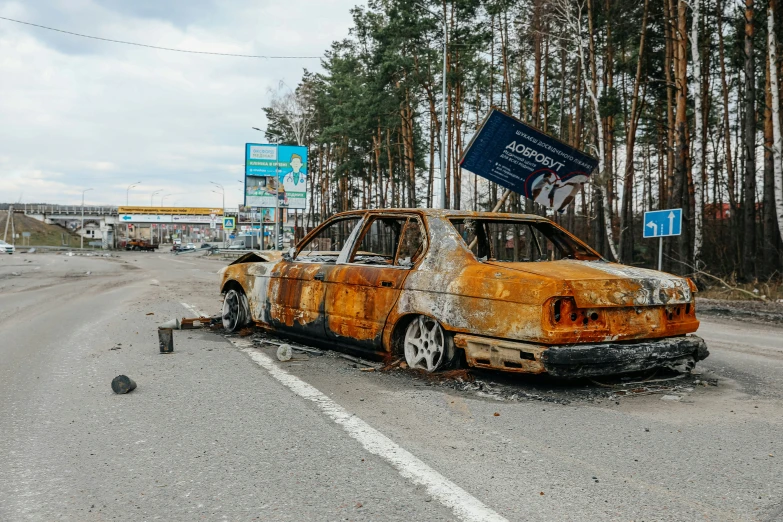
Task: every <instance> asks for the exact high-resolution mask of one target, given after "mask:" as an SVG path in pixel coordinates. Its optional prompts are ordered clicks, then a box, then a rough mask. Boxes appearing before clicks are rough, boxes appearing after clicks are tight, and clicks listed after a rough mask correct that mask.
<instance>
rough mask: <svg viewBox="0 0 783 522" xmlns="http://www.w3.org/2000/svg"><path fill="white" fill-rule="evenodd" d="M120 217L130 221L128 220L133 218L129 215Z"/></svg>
mask: <svg viewBox="0 0 783 522" xmlns="http://www.w3.org/2000/svg"><path fill="white" fill-rule="evenodd" d="M122 219H123V220H124V221H130V220H131V219H133V218H132V217H130V216H122Z"/></svg>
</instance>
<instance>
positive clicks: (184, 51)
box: [0, 16, 321, 60]
mask: <svg viewBox="0 0 783 522" xmlns="http://www.w3.org/2000/svg"><path fill="white" fill-rule="evenodd" d="M0 19H1V20H8V21H9V22H16V23H17V24H24V25H29V26H32V27H38V28H40V29H46V30H47V31H55V32H58V33H64V34H70V35H72V36H80V37H81V38H90V39H92V40H101V41H104V42H111V43H118V44H125V45H135V46H137V47H147V48H149V49H157V50H159V51H173V52H176V53H188V54H210V55H214V56H234V57H237V58H264V59H268V60H297V59H302V60H318V59H320V58H321V56H263V55H254V54H234V53H214V52H209V51H191V50H189V49H173V48H171V47H160V46H157V45H147V44H142V43H137V42H126V41H123V40H112V39H111V38H101V37H100V36H90V35H88V34H80V33H74V32H71V31H65V30H63V29H56V28H54V27H47V26H45V25H38V24H33V23H30V22H23V21H22V20H14V19H13V18H6V17H5V16H0Z"/></svg>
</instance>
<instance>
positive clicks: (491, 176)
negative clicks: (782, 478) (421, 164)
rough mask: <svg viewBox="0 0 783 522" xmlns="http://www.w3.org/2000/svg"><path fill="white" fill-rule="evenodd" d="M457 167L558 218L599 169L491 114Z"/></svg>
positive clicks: (595, 162) (553, 142)
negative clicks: (499, 186)
mask: <svg viewBox="0 0 783 522" xmlns="http://www.w3.org/2000/svg"><path fill="white" fill-rule="evenodd" d="M460 165H461V166H462V168H463V169H465V170H467V171H469V172H472V173H473V174H476V175H479V176H481V177H483V178H486V179H488V180H489V181H493V182H495V183H497V184H498V185H502V186H503V187H505V188H507V189H510V190H513V191H514V192H517V193H519V194H522V195H523V196H525V197H527V198H530V199H532V200H533V201H535V202H536V203H540V204H541V205H544V206H545V207H547V208H554V209H556V210H557V211H559V212H563V211H564V210H565V209H566V207H567V206H568V204H569V203H571V202H572V201H573V200H574V197H575V196H576V194H577V192H578V191H579V189H580V188H581V187H582V185H583V184H584V183H585V182H586V181H587V180H588V178H589V176H590V174H592V172H593V170H595V168H596V167H597V166H598V160H597V159H595V158H593V157H592V156H588V155H587V154H585V153H583V152H582V151H580V150H579V149H576V148H574V147H571V146H570V145H566V144H565V143H563V142H561V141H559V140H557V139H555V138H553V137H551V136H548V135H546V134H544V133H543V132H541V131H539V130H537V129H535V128H534V127H531V126H530V125H526V124H525V123H522V122H521V121H519V120H518V119H516V118H514V117H513V116H509V115H508V114H506V113H504V112H501V111H499V110H498V109H492V111H491V112H490V113H489V116H487V118H486V119H485V120H484V123H483V124H482V125H481V128H480V129H479V131H478V132H477V133H476V135H475V136H474V137H473V139H472V140H471V142H470V144H468V147H467V149H466V150H465V153H464V154H463V155H462V159H461V160H460Z"/></svg>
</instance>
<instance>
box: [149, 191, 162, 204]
mask: <svg viewBox="0 0 783 522" xmlns="http://www.w3.org/2000/svg"><path fill="white" fill-rule="evenodd" d="M161 192H163V191H162V190H156V191H155V192H153V193H152V194H150V206H152V198H154V197H155V196H156V195H157V194H160V193H161Z"/></svg>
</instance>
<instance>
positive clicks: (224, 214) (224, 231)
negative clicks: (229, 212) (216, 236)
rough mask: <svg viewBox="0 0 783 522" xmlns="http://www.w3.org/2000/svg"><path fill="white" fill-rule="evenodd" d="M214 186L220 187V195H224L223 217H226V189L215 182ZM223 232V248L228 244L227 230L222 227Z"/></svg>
mask: <svg viewBox="0 0 783 522" xmlns="http://www.w3.org/2000/svg"><path fill="white" fill-rule="evenodd" d="M210 183H212V184H213V185H215V186H216V187H218V188H219V189H220V193H221V194H222V195H223V217H225V216H226V189H224V188H223V185H221V184H220V183H215V182H214V181H210ZM212 192H215V193H216V194H217V191H215V190H213V191H212ZM221 230H222V231H223V246H225V244H226V228H225V227H221Z"/></svg>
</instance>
